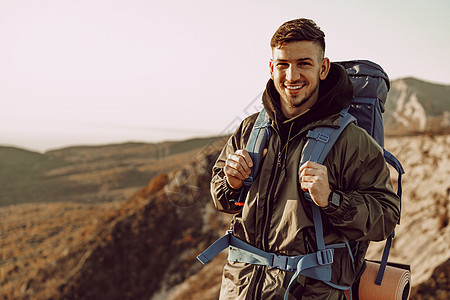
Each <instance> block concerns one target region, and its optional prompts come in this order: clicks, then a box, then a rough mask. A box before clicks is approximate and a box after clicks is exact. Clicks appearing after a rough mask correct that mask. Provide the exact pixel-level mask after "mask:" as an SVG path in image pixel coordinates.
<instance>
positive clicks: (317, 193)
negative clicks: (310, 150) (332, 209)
mask: <svg viewBox="0 0 450 300" xmlns="http://www.w3.org/2000/svg"><path fill="white" fill-rule="evenodd" d="M299 182H300V187H301V189H302V190H304V191H305V192H306V191H309V193H310V194H311V198H312V200H313V201H314V202H315V203H316V204H317V205H318V206H320V207H325V206H327V205H328V197H329V196H330V193H331V189H330V185H329V183H328V172H327V167H325V166H324V165H321V164H318V163H315V162H312V161H307V162H306V163H304V164H303V165H302V166H301V167H300V170H299Z"/></svg>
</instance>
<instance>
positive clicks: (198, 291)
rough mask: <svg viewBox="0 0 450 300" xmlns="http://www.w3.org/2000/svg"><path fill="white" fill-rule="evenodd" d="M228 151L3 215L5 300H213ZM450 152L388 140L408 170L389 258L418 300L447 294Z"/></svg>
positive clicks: (439, 141)
mask: <svg viewBox="0 0 450 300" xmlns="http://www.w3.org/2000/svg"><path fill="white" fill-rule="evenodd" d="M223 143H224V140H223V139H222V140H220V139H219V140H217V141H216V143H215V144H210V145H208V146H207V147H203V148H202V149H201V150H198V151H197V153H196V154H194V155H191V156H190V158H191V160H190V162H189V163H188V162H186V163H184V164H183V165H182V167H181V168H179V169H177V170H174V171H171V172H167V173H161V174H160V175H158V176H156V177H154V178H153V179H152V181H151V182H150V183H149V184H148V185H147V186H146V187H145V188H141V189H140V190H138V191H137V192H136V193H135V194H134V195H133V196H132V197H130V198H129V199H128V200H126V201H122V202H111V203H98V204H89V203H62V202H55V203H50V204H33V203H31V204H23V205H14V206H5V207H2V208H1V207H0V220H1V221H0V238H1V242H2V245H1V246H2V247H0V276H1V277H0V286H1V287H2V290H1V294H2V296H3V299H30V298H32V299H55V300H56V299H152V300H159V299H168V300H174V299H202V300H208V299H211V300H212V299H217V297H218V291H219V288H220V280H221V274H222V268H223V265H224V263H225V260H226V253H223V254H222V255H221V256H219V257H216V258H215V259H214V260H213V261H212V262H211V263H209V264H208V265H206V266H204V267H203V266H202V265H201V264H200V263H199V262H198V261H196V259H195V257H196V255H197V254H198V253H200V252H201V251H202V250H204V249H205V248H206V247H207V246H208V245H209V244H210V243H211V242H212V241H213V240H215V239H216V238H218V237H219V236H221V235H223V233H224V232H225V230H226V229H227V228H228V224H229V221H230V219H231V215H228V214H223V213H218V212H217V211H216V210H215V208H214V206H213V204H212V201H211V198H210V194H209V181H210V178H211V167H212V165H213V163H214V161H215V159H216V157H217V155H218V153H219V151H220V149H221V147H222V145H223ZM449 144H450V135H439V136H434V135H415V136H406V137H392V138H387V139H386V147H387V148H388V149H389V150H390V151H391V152H393V153H395V154H396V155H397V156H398V158H399V159H400V160H401V161H402V163H403V167H404V168H405V170H406V174H405V175H404V178H403V191H404V192H403V195H404V196H403V206H402V217H401V225H400V226H398V229H397V231H396V232H397V235H396V238H395V240H394V244H393V248H392V250H391V256H390V260H391V261H394V262H399V263H408V264H411V266H412V286H413V293H414V294H413V297H412V299H445V298H439V297H444V296H445V295H448V293H449V291H450V288H449V287H448V284H446V283H448V281H449V273H448V272H445V270H448V266H447V265H448V263H447V265H446V262H447V261H448V259H449V258H450V250H449V248H448V245H449V244H450V226H449V218H450V182H449V181H448V178H450V156H449V155H448V153H447V152H448V151H447V149H448V145H449ZM393 179H394V180H393V181H394V184H397V181H396V179H395V177H394V178H393ZM383 246H384V244H383V243H374V244H373V245H372V246H371V248H370V250H369V253H368V255H369V257H370V258H375V259H376V258H379V256H380V254H381V251H382V248H383ZM225 252H226V251H225ZM438 287H439V288H438Z"/></svg>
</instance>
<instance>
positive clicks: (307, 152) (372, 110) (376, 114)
mask: <svg viewBox="0 0 450 300" xmlns="http://www.w3.org/2000/svg"><path fill="white" fill-rule="evenodd" d="M338 64H339V65H341V66H342V67H343V68H344V69H345V70H346V72H347V74H348V75H349V77H350V79H351V81H352V84H353V87H354V93H353V100H352V103H351V106H350V107H348V108H346V109H344V110H343V111H341V117H340V119H339V128H331V127H316V128H314V129H313V130H310V131H309V132H308V134H307V138H308V140H307V142H306V145H305V148H304V149H303V152H302V157H301V161H300V166H301V165H302V164H303V163H305V162H306V161H308V160H309V161H313V162H317V163H320V164H322V163H323V162H324V160H325V157H326V156H327V154H328V152H329V151H330V149H331V148H332V147H333V145H334V143H335V142H336V140H337V139H338V138H339V136H340V134H341V133H342V131H343V130H344V129H345V127H346V126H347V125H348V124H350V123H351V122H355V123H356V124H357V125H358V126H360V127H362V128H364V129H365V130H366V131H367V132H368V133H369V134H370V135H371V136H372V137H373V138H374V139H375V140H376V141H377V142H378V144H379V145H380V146H382V147H384V127H383V118H382V113H383V112H384V104H385V102H386V97H387V93H388V91H389V87H390V84H389V77H388V76H387V74H386V73H385V72H384V70H383V69H382V68H381V67H380V66H379V65H377V64H375V63H373V62H371V61H366V60H355V61H346V62H338ZM270 126H271V121H270V118H269V117H268V115H267V113H266V112H265V110H264V109H263V110H262V111H261V112H260V113H259V116H258V118H257V120H256V122H255V124H254V126H253V129H252V133H251V135H250V138H249V140H248V143H247V151H248V152H249V154H250V157H251V158H252V161H253V168H252V172H251V174H250V176H249V178H247V179H246V180H245V181H244V185H243V187H242V189H241V193H240V196H239V199H236V200H233V202H234V204H235V205H236V206H242V205H243V204H244V201H245V198H246V196H247V193H248V190H249V189H250V186H251V185H252V183H253V179H254V178H255V177H256V176H257V175H258V172H259V169H260V167H261V161H262V157H263V155H262V153H263V150H264V149H265V148H267V143H268V141H269V139H270ZM383 149H384V148H383ZM384 157H385V160H386V162H387V163H388V164H390V165H391V166H393V167H394V168H395V170H396V171H397V172H398V187H397V194H398V196H399V197H400V198H401V193H402V189H401V176H402V174H403V173H404V170H403V168H402V165H401V164H400V162H399V161H398V160H397V158H395V156H393V155H392V154H391V153H389V152H388V151H386V150H384ZM300 166H299V167H300ZM305 197H306V199H308V200H309V201H310V202H311V205H312V212H313V221H314V227H315V234H316V241H317V249H318V251H317V252H316V253H313V254H312V255H304V256H302V257H301V258H299V257H298V258H296V257H282V258H281V257H280V256H277V255H273V254H271V253H266V252H263V251H261V250H260V249H257V248H255V247H253V246H251V245H248V244H246V243H243V242H242V241H240V240H238V239H237V238H234V237H233V235H232V234H231V233H227V235H225V236H224V237H222V238H221V239H219V240H218V241H216V243H214V244H213V245H211V246H210V247H209V248H208V249H207V250H205V251H204V252H203V253H202V254H200V255H199V256H198V257H197V258H198V259H199V260H200V261H201V262H202V263H204V264H205V263H207V262H208V261H209V260H211V259H212V258H213V257H214V256H215V255H217V254H218V253H219V252H221V251H222V250H223V249H225V248H227V247H228V246H231V247H230V253H229V258H231V260H234V261H241V262H247V263H254V264H262V265H267V266H270V267H277V268H279V269H282V270H286V271H294V272H295V274H294V276H292V280H291V282H290V284H289V286H288V289H287V292H286V295H285V299H287V295H288V292H289V289H290V287H291V285H292V283H293V282H294V280H295V278H296V277H297V276H298V275H299V274H302V275H305V276H307V277H312V278H315V279H319V280H322V281H323V282H325V283H327V284H329V285H330V286H333V287H334V288H338V289H342V290H349V288H350V287H348V286H337V285H335V284H333V283H331V282H330V278H331V264H332V262H333V247H335V248H337V247H341V246H342V245H338V244H336V245H327V246H325V243H324V238H323V229H322V216H321V213H320V209H319V207H318V206H317V205H315V204H314V202H313V201H312V199H311V196H310V195H309V193H308V192H306V193H305ZM393 237H394V232H392V234H391V235H390V236H389V237H388V239H387V240H386V245H385V249H384V251H383V256H382V259H381V262H380V267H379V270H378V274H377V277H376V280H375V284H377V285H381V282H382V279H383V275H384V272H385V268H386V265H387V260H388V256H389V251H390V247H391V244H392V239H393ZM345 244H346V246H347V247H348V248H349V253H350V255H352V253H355V251H354V249H353V250H352V248H354V247H351V246H350V243H349V242H348V241H346V243H345ZM352 258H353V257H352ZM281 262H282V263H281ZM408 292H409V291H408Z"/></svg>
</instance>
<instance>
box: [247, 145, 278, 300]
mask: <svg viewBox="0 0 450 300" xmlns="http://www.w3.org/2000/svg"><path fill="white" fill-rule="evenodd" d="M283 150H284V147H283V149H282V150H281V151H279V152H278V157H277V163H276V168H275V172H274V176H271V178H274V180H272V185H271V187H270V190H269V191H270V193H269V197H268V198H267V201H266V203H267V204H266V206H265V212H264V216H265V218H264V225H263V230H262V232H263V236H262V241H261V248H262V250H264V251H268V249H269V245H268V244H269V243H268V227H270V226H269V225H270V224H269V223H270V206H271V205H270V204H271V203H270V202H271V200H272V199H273V197H274V196H275V195H274V194H275V190H276V188H275V187H276V183H277V181H278V179H279V177H280V170H281V166H282V161H281V159H282V155H283ZM266 239H267V242H266ZM266 268H267V267H262V268H260V269H259V270H258V271H259V272H258V274H257V280H256V289H255V290H256V293H255V298H254V299H262V297H261V296H262V295H261V293H262V288H263V282H262V279H263V274H264V271H265V269H266Z"/></svg>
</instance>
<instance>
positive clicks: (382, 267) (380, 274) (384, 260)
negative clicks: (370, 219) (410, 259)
mask: <svg viewBox="0 0 450 300" xmlns="http://www.w3.org/2000/svg"><path fill="white" fill-rule="evenodd" d="M394 237H395V231H394V232H392V234H391V235H390V236H389V237H388V238H387V240H386V245H385V246H384V250H383V256H382V257H381V262H380V268H379V269H378V273H377V278H376V279H375V284H376V285H381V281H382V280H383V276H384V271H385V270H386V265H387V260H388V257H389V252H390V250H391V246H392V239H393V238H394Z"/></svg>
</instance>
